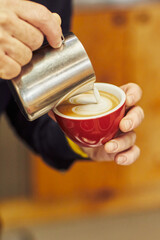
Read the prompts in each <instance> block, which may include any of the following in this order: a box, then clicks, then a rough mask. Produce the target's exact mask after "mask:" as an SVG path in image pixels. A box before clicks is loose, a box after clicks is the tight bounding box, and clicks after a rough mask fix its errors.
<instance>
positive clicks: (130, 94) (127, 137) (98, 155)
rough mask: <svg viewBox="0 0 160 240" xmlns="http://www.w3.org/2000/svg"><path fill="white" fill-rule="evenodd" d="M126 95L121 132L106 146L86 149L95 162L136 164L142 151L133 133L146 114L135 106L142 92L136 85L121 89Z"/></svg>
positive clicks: (83, 148)
mask: <svg viewBox="0 0 160 240" xmlns="http://www.w3.org/2000/svg"><path fill="white" fill-rule="evenodd" d="M121 88H122V89H123V90H124V92H125V93H126V96H127V99H126V112H127V113H126V116H125V117H124V118H123V119H122V120H121V122H120V125H119V127H120V130H121V131H120V132H119V134H118V135H117V136H116V138H114V139H112V140H111V141H109V142H107V143H106V144H105V145H104V146H101V147H97V148H85V147H82V150H83V151H84V152H86V153H87V155H88V156H89V158H91V159H92V160H95V161H112V160H114V161H115V162H116V163H117V164H119V165H130V164H131V163H133V162H135V161H136V159H137V158H138V157H139V155H140V149H139V148H138V147H137V146H136V145H135V141H136V134H135V132H134V131H133V130H134V129H135V128H136V127H138V126H139V125H140V124H141V122H142V120H143V118H144V113H143V110H142V108H141V107H139V106H135V104H136V103H137V102H138V101H139V100H140V99H141V96H142V90H141V89H140V87H139V86H138V85H136V84H134V83H129V84H126V85H123V86H122V87H121Z"/></svg>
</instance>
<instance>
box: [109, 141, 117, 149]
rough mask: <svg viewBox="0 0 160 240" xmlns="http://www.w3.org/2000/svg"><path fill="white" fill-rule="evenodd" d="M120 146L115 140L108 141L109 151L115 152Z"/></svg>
mask: <svg viewBox="0 0 160 240" xmlns="http://www.w3.org/2000/svg"><path fill="white" fill-rule="evenodd" d="M117 148H118V144H117V143H116V142H115V141H112V142H109V143H107V149H108V151H109V152H114V151H116V150H117Z"/></svg>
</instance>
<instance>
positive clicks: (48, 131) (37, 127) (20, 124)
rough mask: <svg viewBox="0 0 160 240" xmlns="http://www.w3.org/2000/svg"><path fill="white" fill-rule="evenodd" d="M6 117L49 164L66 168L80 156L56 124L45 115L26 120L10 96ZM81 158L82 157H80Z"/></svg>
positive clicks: (24, 139) (23, 138)
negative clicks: (30, 120) (31, 120)
mask: <svg viewBox="0 0 160 240" xmlns="http://www.w3.org/2000/svg"><path fill="white" fill-rule="evenodd" d="M6 113H7V117H8V119H9V121H10V123H11V125H12V126H13V128H14V130H15V131H16V133H17V134H18V135H19V136H20V138H21V139H22V140H23V141H25V142H26V143H27V145H28V146H29V147H30V148H31V149H32V150H34V151H35V152H36V153H37V154H39V155H41V156H42V158H43V159H44V161H45V162H46V163H47V164H49V165H50V166H52V167H54V168H56V169H59V170H66V169H68V168H69V167H70V166H71V165H72V163H73V162H74V161H75V160H76V159H80V158H81V156H80V155H78V154H76V153H74V151H72V150H71V148H70V147H69V144H68V142H67V140H66V138H65V136H64V134H63V133H62V131H61V130H60V128H59V126H58V124H57V123H56V122H54V121H53V120H52V119H50V118H49V117H48V115H45V116H43V117H41V118H39V119H37V120H35V121H33V122H28V121H27V120H26V119H25V118H24V117H23V115H22V114H21V112H20V110H19V108H18V107H17V104H16V103H15V102H14V100H13V99H12V98H11V100H10V102H9V104H8V106H7V109H6ZM81 159H82V158H81Z"/></svg>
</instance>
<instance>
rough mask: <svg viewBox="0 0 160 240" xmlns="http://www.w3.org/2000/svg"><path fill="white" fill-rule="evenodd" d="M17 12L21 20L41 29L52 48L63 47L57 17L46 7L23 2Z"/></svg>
mask: <svg viewBox="0 0 160 240" xmlns="http://www.w3.org/2000/svg"><path fill="white" fill-rule="evenodd" d="M15 11H16V13H17V14H18V16H19V17H20V18H21V19H23V20H25V21H27V22H29V23H30V24H32V25H33V26H35V27H37V28H39V29H40V31H41V32H43V34H44V35H45V36H46V37H47V40H48V42H49V44H50V45H51V46H52V47H54V48H58V47H60V46H61V44H62V39H61V36H62V29H61V27H60V24H59V23H58V21H57V16H56V15H55V14H52V13H51V12H50V11H49V10H48V9H47V8H46V7H44V6H43V5H41V4H38V3H34V2H28V1H22V2H20V4H19V7H18V9H15ZM28 13H29V14H28Z"/></svg>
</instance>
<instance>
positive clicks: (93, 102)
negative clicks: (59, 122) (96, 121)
mask: <svg viewBox="0 0 160 240" xmlns="http://www.w3.org/2000/svg"><path fill="white" fill-rule="evenodd" d="M95 91H98V90H94V92H93V91H88V92H86V93H82V94H79V95H76V96H74V97H71V98H69V99H68V100H65V101H63V102H62V103H61V104H59V105H58V106H57V107H56V108H57V110H58V111H59V112H60V113H62V114H64V115H67V116H71V117H78V118H80V117H92V116H97V115H100V114H103V113H105V112H108V111H110V110H112V109H113V108H115V107H116V106H117V105H118V104H119V100H118V98H117V97H115V96H114V95H112V94H110V93H108V92H104V91H101V90H100V91H98V93H96V95H97V96H96V97H95Z"/></svg>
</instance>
